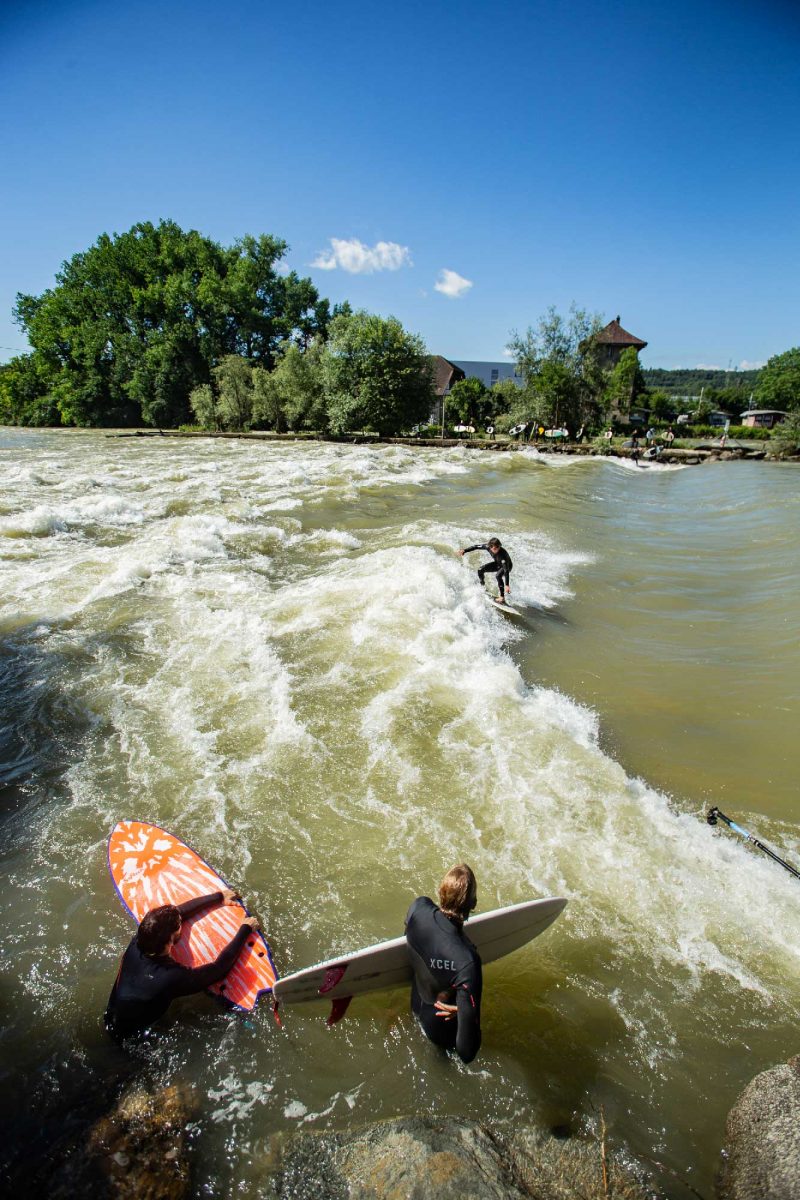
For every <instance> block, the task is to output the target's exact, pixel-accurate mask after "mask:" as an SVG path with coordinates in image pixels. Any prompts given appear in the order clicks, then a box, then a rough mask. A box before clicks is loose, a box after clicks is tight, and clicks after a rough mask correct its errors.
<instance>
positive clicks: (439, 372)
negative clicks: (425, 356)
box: [433, 354, 466, 396]
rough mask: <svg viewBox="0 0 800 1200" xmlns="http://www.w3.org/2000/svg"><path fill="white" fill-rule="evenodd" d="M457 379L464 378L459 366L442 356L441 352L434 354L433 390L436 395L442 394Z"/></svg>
mask: <svg viewBox="0 0 800 1200" xmlns="http://www.w3.org/2000/svg"><path fill="white" fill-rule="evenodd" d="M459 379H466V376H465V374H464V372H463V371H462V370H461V367H457V366H456V364H455V363H452V362H450V359H449V358H442V356H441V354H434V356H433V390H434V392H435V393H436V395H437V396H443V395H444V393H445V392H446V391H447V389H448V388H451V387H452V386H453V384H454V383H456V382H457V381H458V380H459Z"/></svg>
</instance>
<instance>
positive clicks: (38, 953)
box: [0, 430, 800, 1196]
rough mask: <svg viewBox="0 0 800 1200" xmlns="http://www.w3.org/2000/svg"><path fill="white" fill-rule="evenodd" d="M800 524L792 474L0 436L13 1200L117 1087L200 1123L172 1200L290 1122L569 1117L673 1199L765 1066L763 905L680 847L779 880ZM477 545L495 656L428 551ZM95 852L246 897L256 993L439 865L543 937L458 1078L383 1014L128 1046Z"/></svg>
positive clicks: (249, 1170) (5, 971) (453, 578)
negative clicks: (179, 1102) (185, 871)
mask: <svg viewBox="0 0 800 1200" xmlns="http://www.w3.org/2000/svg"><path fill="white" fill-rule="evenodd" d="M798 518H800V472H798V468H796V467H793V466H779V465H776V466H769V465H764V464H758V463H756V464H747V463H728V464H719V465H708V466H704V467H695V468H685V469H670V468H668V467H663V466H654V467H651V468H649V469H642V468H639V469H636V468H633V469H631V468H630V467H629V466H628V465H627V464H625V463H619V462H605V461H599V460H593V461H584V460H580V459H576V458H568V457H566V456H563V457H561V456H554V457H553V458H552V459H549V460H545V459H544V458H542V457H540V456H538V455H536V454H535V453H534V452H533V451H524V452H521V453H515V454H507V455H505V454H491V453H484V452H470V451H465V450H441V451H438V450H425V449H418V450H416V449H408V448H405V447H389V446H374V447H358V446H346V445H332V444H331V445H328V444H304V445H301V444H297V443H295V444H283V445H274V444H273V445H270V444H261V443H254V442H247V441H216V440H191V441H177V440H171V439H170V440H168V439H158V438H150V439H147V440H145V439H127V440H123V439H112V438H109V437H107V436H105V435H103V434H101V433H84V432H66V431H65V432H58V433H54V432H40V431H22V430H10V431H0V570H1V571H2V590H1V593H0V682H1V683H2V688H3V698H4V722H3V726H4V728H3V732H2V741H0V750H2V772H3V774H2V781H3V782H4V784H5V787H4V790H3V791H2V792H1V793H0V795H2V797H3V800H4V803H3V808H2V816H1V817H0V819H1V820H2V854H3V865H4V871H5V877H4V884H3V888H2V892H0V903H1V904H2V910H3V914H2V916H3V919H2V927H1V928H2V932H1V933H0V947H1V949H2V984H1V986H2V1003H3V1010H4V1021H3V1024H4V1031H3V1035H2V1047H3V1089H2V1090H3V1096H4V1102H5V1104H6V1105H8V1104H10V1105H11V1108H12V1112H11V1114H10V1115H11V1117H12V1121H11V1125H10V1128H11V1129H12V1134H13V1143H12V1144H13V1148H14V1149H13V1153H14V1155H15V1156H16V1167H17V1169H18V1170H23V1169H24V1165H25V1162H26V1161H27V1160H30V1161H31V1162H32V1161H33V1160H35V1159H39V1158H40V1157H41V1156H42V1155H46V1154H47V1153H49V1152H51V1151H52V1149H53V1147H54V1146H57V1145H58V1144H59V1139H62V1138H64V1137H67V1136H68V1135H69V1134H70V1131H72V1134H73V1135H74V1133H75V1130H78V1129H80V1127H81V1121H82V1120H83V1121H88V1120H89V1119H90V1118H91V1116H92V1112H93V1106H94V1107H98V1106H99V1104H100V1101H99V1099H98V1097H99V1096H100V1095H101V1094H102V1093H103V1090H104V1089H107V1090H110V1091H113V1088H114V1087H117V1086H118V1085H119V1083H120V1081H121V1080H122V1079H123V1078H126V1077H127V1075H128V1074H130V1073H131V1072H136V1071H143V1072H145V1073H146V1074H147V1076H148V1078H151V1079H154V1080H156V1081H157V1082H164V1083H169V1082H174V1081H178V1080H180V1081H186V1082H188V1083H189V1084H191V1085H193V1086H194V1088H195V1090H196V1095H197V1096H198V1098H199V1101H200V1108H199V1111H198V1113H197V1115H196V1119H195V1121H194V1125H193V1140H194V1146H195V1155H196V1176H195V1178H196V1187H197V1194H198V1195H203V1196H226V1195H230V1194H233V1193H234V1192H235V1194H237V1195H255V1194H257V1192H258V1190H259V1188H260V1186H261V1185H262V1184H263V1183H264V1181H265V1179H266V1178H267V1174H268V1170H269V1161H268V1153H269V1139H270V1135H271V1134H272V1133H274V1132H275V1131H278V1130H281V1129H285V1128H287V1127H292V1128H306V1129H314V1128H320V1127H324V1126H332V1127H341V1126H346V1125H349V1124H354V1123H358V1122H363V1121H367V1120H370V1119H372V1118H379V1117H386V1116H391V1115H395V1114H399V1113H408V1112H412V1111H413V1112H421V1113H431V1114H442V1113H450V1114H459V1115H468V1116H470V1117H474V1118H476V1119H495V1120H500V1121H506V1120H507V1121H514V1120H524V1121H532V1122H534V1123H540V1122H541V1123H544V1124H545V1125H556V1124H559V1125H569V1126H570V1127H572V1128H575V1129H577V1128H580V1127H582V1126H584V1127H585V1126H587V1125H589V1126H590V1125H591V1124H592V1123H593V1122H594V1121H595V1120H596V1119H597V1116H598V1113H599V1112H600V1109H601V1106H602V1109H603V1111H604V1114H605V1119H606V1122H607V1124H608V1126H609V1128H610V1131H611V1137H612V1140H613V1139H614V1138H617V1139H618V1140H623V1141H625V1142H626V1143H627V1144H629V1145H630V1147H631V1148H632V1149H633V1150H634V1151H635V1152H638V1153H640V1154H642V1155H648V1156H650V1157H651V1158H654V1159H658V1160H659V1161H660V1162H662V1163H664V1164H666V1166H667V1167H668V1168H669V1169H670V1170H672V1171H674V1172H677V1173H678V1174H680V1175H681V1176H682V1177H684V1178H685V1179H687V1180H688V1181H690V1182H691V1183H692V1185H693V1186H694V1187H697V1188H699V1189H700V1190H705V1191H706V1193H708V1192H710V1181H711V1177H712V1174H713V1171H714V1168H715V1164H716V1160H717V1156H718V1152H719V1147H720V1145H721V1141H722V1135H723V1126H724V1117H725V1113H726V1112H727V1110H728V1108H729V1107H730V1105H731V1104H732V1103H733V1101H734V1099H735V1097H736V1095H737V1093H738V1091H739V1089H740V1088H741V1087H742V1086H743V1085H744V1083H745V1082H746V1081H747V1080H749V1079H750V1078H751V1077H752V1076H753V1075H754V1074H756V1073H757V1072H758V1071H760V1070H762V1069H764V1068H765V1067H767V1066H769V1065H771V1064H773V1063H775V1062H778V1061H784V1060H785V1059H786V1058H787V1057H789V1056H790V1055H791V1054H794V1053H796V1052H797V1051H798V1049H800V1047H798V1043H797V1009H798V1002H799V1001H800V882H798V881H797V880H796V879H793V878H792V877H791V876H790V875H788V874H787V873H786V872H785V871H783V870H782V869H781V868H780V867H778V866H776V865H775V864H773V863H772V862H770V861H769V860H768V859H766V858H765V857H763V856H759V854H758V852H757V851H755V850H753V849H751V848H750V847H749V846H747V845H745V844H744V843H742V842H741V841H740V840H739V839H737V838H736V837H735V835H733V834H732V833H730V832H728V831H727V830H725V829H722V828H721V827H718V828H717V829H716V830H712V829H711V828H710V827H709V826H708V825H707V824H706V821H705V812H706V810H707V808H708V807H709V805H711V804H718V805H719V806H720V807H721V808H722V809H723V810H724V811H725V812H727V813H728V814H729V815H731V816H733V817H734V818H736V819H738V820H740V821H741V822H742V823H743V824H745V825H746V826H748V827H752V828H753V829H754V830H755V831H756V832H757V833H758V834H759V835H760V836H761V837H762V839H763V840H765V841H766V842H768V843H769V844H771V845H773V846H774V847H775V848H776V850H777V851H778V852H779V853H781V854H782V855H784V856H785V857H787V858H789V859H791V860H792V861H794V862H798V860H800V809H799V808H798V804H797V799H796V795H797V790H796V789H797V778H798V767H800V740H799V739H798V735H797V702H798V690H800V637H799V636H798V635H799V634H800V604H798V579H800V540H799V539H798V525H799V524H800V522H799V521H798ZM492 534H498V535H499V536H500V537H501V538H502V539H503V541H504V543H505V544H506V545H507V546H508V548H509V550H510V552H511V555H512V557H513V560H514V572H513V576H512V588H513V599H514V602H515V604H517V605H519V606H520V607H521V608H522V609H523V610H524V614H525V615H524V618H523V619H522V620H521V621H513V620H512V619H510V618H507V617H504V616H503V614H501V613H500V612H498V611H497V610H496V609H495V608H493V607H492V606H490V605H489V604H488V603H487V602H486V600H485V599H484V597H483V596H482V595H481V592H480V590H479V588H478V586H477V584H476V579H475V575H474V570H473V569H471V568H474V567H475V566H477V565H479V563H480V561H481V559H480V556H479V555H477V554H476V555H473V556H472V558H471V559H470V560H469V561H468V560H466V559H465V560H461V559H459V558H458V557H457V555H456V550H457V548H458V547H459V546H464V545H467V544H470V543H472V542H476V541H485V540H486V539H487V537H489V536H491V535H492ZM123 817H135V818H142V819H149V820H153V821H155V822H157V823H159V824H162V825H165V826H166V827H167V828H169V829H171V830H172V831H173V832H175V833H177V834H178V835H179V836H181V837H182V838H184V840H186V841H188V842H189V843H190V844H191V845H192V846H194V847H195V849H197V850H198V851H199V852H200V853H201V854H203V856H204V857H206V858H207V859H209V860H210V861H211V862H212V863H213V864H214V865H215V866H216V867H217V869H218V870H219V871H220V872H221V873H222V874H223V875H225V876H226V878H228V879H229V880H230V881H231V882H232V883H233V884H235V885H236V886H238V887H239V888H241V890H242V891H243V892H244V893H245V895H246V897H247V899H248V901H249V902H250V905H251V907H252V908H253V909H254V910H256V911H257V912H259V913H260V915H261V917H262V919H263V922H264V926H265V930H266V933H267V937H268V940H269V941H270V943H271V945H272V948H273V954H274V958H275V962H276V965H277V967H278V970H279V971H280V972H282V973H288V972H290V971H293V970H297V969H299V968H300V967H302V966H306V965H309V964H310V963H312V962H315V961H318V960H320V959H322V958H327V957H331V956H333V955H337V954H340V953H344V952H346V951H348V950H352V949H354V948H356V947H360V946H362V945H365V944H368V943H370V942H374V941H379V940H382V939H384V938H388V937H393V936H397V935H398V934H400V933H401V932H402V928H403V916H404V913H405V911H406V908H407V906H408V904H409V902H410V901H411V900H412V899H413V898H414V897H415V896H417V895H419V894H422V893H428V894H431V893H432V892H433V889H434V888H435V886H436V883H437V882H438V879H439V877H440V876H441V874H442V872H443V871H444V869H446V868H447V867H448V866H450V865H451V864H452V863H453V862H455V861H458V860H462V859H464V860H466V861H467V862H469V863H471V864H472V866H473V867H474V868H475V871H476V873H477V876H478V884H479V908H481V909H489V908H494V907H497V906H499V905H504V904H511V903H514V902H516V901H520V900H524V899H528V898H530V897H536V896H540V895H550V894H557V895H563V896H566V897H568V898H569V905H568V908H567V910H566V912H565V914H564V916H563V917H562V918H561V919H560V920H559V921H558V922H557V923H556V925H554V926H553V927H552V929H551V930H549V931H548V932H547V933H546V934H545V935H544V936H543V937H542V938H540V939H539V940H538V941H536V942H535V943H533V944H532V945H530V946H528V947H527V948H526V949H524V950H522V951H519V952H518V953H516V954H514V955H513V956H511V957H509V958H506V959H504V960H501V961H500V962H498V963H496V964H494V965H492V966H490V967H488V968H487V969H486V971H485V1000H484V1020H483V1025H484V1042H483V1049H482V1051H481V1054H480V1055H479V1057H478V1059H477V1060H476V1062H475V1063H474V1064H472V1065H471V1066H469V1067H463V1066H461V1065H459V1064H458V1063H457V1062H454V1061H451V1060H449V1059H446V1058H442V1057H440V1055H439V1054H438V1052H437V1051H436V1050H435V1049H434V1048H433V1047H432V1046H430V1045H428V1044H427V1043H426V1041H425V1040H424V1038H423V1036H422V1035H421V1033H420V1032H419V1031H418V1029H417V1028H416V1027H415V1025H414V1023H413V1021H412V1020H411V1018H410V1016H409V1014H408V1012H407V1002H408V997H407V994H405V993H403V992H402V991H400V992H393V993H387V994H377V995H373V996H369V997H364V998H361V999H358V1000H356V1001H355V1002H354V1003H353V1005H352V1006H351V1008H350V1011H349V1013H348V1015H347V1017H346V1018H345V1019H344V1020H343V1021H342V1022H341V1023H340V1024H339V1025H337V1026H335V1027H334V1028H333V1029H327V1028H326V1026H325V1016H326V1015H327V1014H326V1009H325V1008H323V1006H322V1005H316V1004H314V1005H307V1006H301V1007H297V1008H289V1009H286V1010H284V1022H285V1024H284V1028H283V1030H280V1029H278V1028H277V1026H276V1025H275V1023H274V1021H273V1019H272V1016H271V1013H270V1010H269V1007H268V1006H267V1005H263V1006H261V1007H259V1008H258V1009H257V1010H256V1011H255V1013H254V1014H253V1015H252V1016H251V1017H248V1018H243V1017H242V1016H241V1015H236V1014H230V1013H227V1012H225V1011H224V1010H222V1009H221V1008H219V1007H217V1006H215V1004H214V1003H213V1002H212V1001H211V1000H210V999H208V998H207V997H197V998H194V999H193V1000H190V1001H184V1002H181V1003H180V1004H179V1005H175V1006H174V1008H173V1010H172V1013H171V1015H170V1018H169V1019H168V1020H167V1021H166V1022H165V1023H164V1024H163V1026H162V1031H161V1032H160V1034H159V1036H158V1037H154V1038H153V1039H152V1040H151V1041H150V1043H149V1044H146V1045H144V1046H143V1047H140V1048H138V1049H136V1050H134V1051H130V1052H127V1051H122V1050H119V1049H117V1048H116V1047H113V1046H111V1045H110V1044H109V1043H108V1042H107V1040H106V1035H105V1033H104V1032H103V1030H102V1026H101V1021H100V1018H101V1014H102V1011H103V1008H104V1006H105V1002H106V999H107V996H108V992H109V990H110V987H111V984H112V982H113V978H114V975H115V972H116V968H117V962H118V958H119V955H120V953H121V951H122V949H123V948H124V946H125V945H126V944H127V941H128V939H129V938H130V936H131V932H132V930H131V926H130V923H129V919H128V917H127V916H126V915H125V914H124V913H123V911H122V909H121V907H120V905H119V902H118V900H117V898H116V895H115V893H114V891H113V888H112V886H111V883H110V880H109V877H108V872H107V867H106V855H105V844H106V838H107V835H108V833H109V831H110V829H111V828H112V826H113V825H114V824H115V822H116V821H117V820H119V819H120V818H123ZM668 1186H670V1187H674V1189H675V1191H674V1194H675V1195H676V1196H678V1195H684V1194H685V1192H684V1191H683V1190H682V1189H681V1186H680V1185H679V1184H678V1183H676V1182H674V1181H673V1183H672V1184H669V1182H668Z"/></svg>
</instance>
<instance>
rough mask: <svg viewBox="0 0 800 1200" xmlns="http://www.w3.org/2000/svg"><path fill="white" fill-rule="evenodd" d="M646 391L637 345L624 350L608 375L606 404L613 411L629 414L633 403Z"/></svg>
mask: <svg viewBox="0 0 800 1200" xmlns="http://www.w3.org/2000/svg"><path fill="white" fill-rule="evenodd" d="M644 391H645V384H644V378H643V376H642V368H641V366H640V365H639V355H638V354H637V352H636V347H635V346H628V348H627V349H626V350H623V351H622V353H621V354H620V356H619V359H618V360H617V363H616V365H615V367H614V368H613V370H612V371H611V374H610V375H609V377H608V385H607V387H606V390H605V393H604V397H603V399H604V401H605V406H606V408H607V409H608V410H610V411H611V412H612V413H622V414H627V413H628V412H629V411H630V408H631V405H634V404H636V401H637V400H638V399H639V397H640V396H641V395H642V394H643V393H644Z"/></svg>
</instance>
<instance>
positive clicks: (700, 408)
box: [692, 394, 714, 425]
mask: <svg viewBox="0 0 800 1200" xmlns="http://www.w3.org/2000/svg"><path fill="white" fill-rule="evenodd" d="M713 411H714V405H713V404H712V402H711V400H709V399H708V397H707V396H705V394H704V395H702V396H701V397H700V399H699V400H698V402H697V407H696V408H695V410H694V412H693V413H692V420H693V421H694V422H695V423H696V424H697V425H707V424H708V418H709V417H710V416H711V414H712V412H713Z"/></svg>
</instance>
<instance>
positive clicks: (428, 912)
mask: <svg viewBox="0 0 800 1200" xmlns="http://www.w3.org/2000/svg"><path fill="white" fill-rule="evenodd" d="M477 899H478V887H477V884H476V882H475V876H474V874H473V873H472V870H471V868H470V867H468V866H467V865H466V864H465V863H461V864H460V865H459V866H457V867H452V868H451V869H450V870H449V871H448V872H447V874H446V875H445V877H444V879H443V880H442V882H441V883H440V884H439V906H438V908H437V906H436V905H435V904H434V903H433V901H432V900H431V899H429V897H428V896H420V897H419V898H418V899H417V900H415V901H414V903H413V904H412V905H411V907H410V909H409V910H408V914H407V916H406V942H407V943H408V952H409V957H410V960H411V967H412V970H413V972H414V981H413V983H412V985H411V1010H412V1012H414V1013H415V1014H416V1016H417V1017H418V1018H419V1023H420V1025H421V1026H422V1028H423V1029H424V1031H425V1033H426V1034H427V1035H428V1037H429V1038H430V1040H431V1041H432V1042H434V1043H435V1045H437V1046H442V1047H443V1048H444V1049H446V1050H456V1051H457V1052H458V1054H459V1056H460V1058H461V1059H462V1060H463V1061H464V1062H472V1060H473V1058H474V1057H475V1055H476V1054H477V1053H478V1051H479V1050H480V1047H481V988H482V986H483V977H482V972H481V960H480V956H479V954H478V951H477V950H476V949H475V947H474V946H473V945H472V942H471V941H470V940H469V938H468V937H466V936H465V934H464V922H465V921H466V920H467V918H468V917H469V914H470V913H471V912H472V910H473V909H474V907H475V905H476V903H477Z"/></svg>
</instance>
